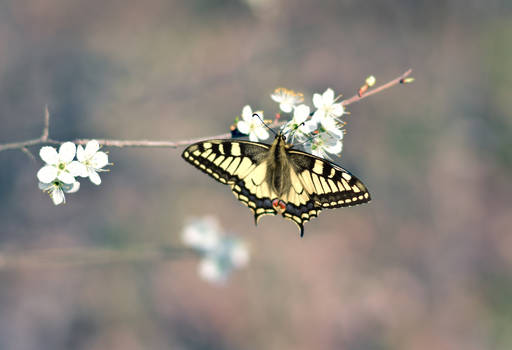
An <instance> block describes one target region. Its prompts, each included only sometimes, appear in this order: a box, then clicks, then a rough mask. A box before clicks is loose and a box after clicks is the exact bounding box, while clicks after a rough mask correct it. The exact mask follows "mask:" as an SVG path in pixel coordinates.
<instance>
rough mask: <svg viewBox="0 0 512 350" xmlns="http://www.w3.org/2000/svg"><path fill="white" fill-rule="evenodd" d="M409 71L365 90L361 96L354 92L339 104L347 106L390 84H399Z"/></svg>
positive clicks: (390, 85)
mask: <svg viewBox="0 0 512 350" xmlns="http://www.w3.org/2000/svg"><path fill="white" fill-rule="evenodd" d="M411 73H412V69H408V70H407V71H406V72H405V73H404V74H402V75H401V76H399V77H398V78H396V79H393V80H391V81H390V82H387V83H386V84H383V85H381V86H379V87H376V88H375V89H371V90H368V91H367V92H365V93H364V94H363V95H361V96H359V95H358V94H355V95H354V96H352V97H351V98H349V99H346V100H343V101H341V104H342V105H343V106H348V105H349V104H352V103H354V102H359V101H361V100H362V99H364V98H367V97H369V96H371V95H374V94H377V93H379V92H381V91H382V90H386V89H389V88H390V87H392V86H395V85H397V84H400V83H401V81H402V80H403V79H405V78H407V77H408V76H409V74H411Z"/></svg>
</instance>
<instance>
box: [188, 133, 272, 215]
mask: <svg viewBox="0 0 512 350" xmlns="http://www.w3.org/2000/svg"><path fill="white" fill-rule="evenodd" d="M269 149H270V146H269V145H266V144H264V143H257V142H250V141H233V140H208V141H203V142H198V143H196V144H193V145H191V146H189V147H187V148H186V149H185V151H183V154H182V157H183V158H184V159H185V160H186V161H187V162H189V163H190V164H192V165H193V166H195V167H196V168H198V169H199V170H201V171H202V172H204V173H206V174H208V175H210V176H211V177H213V178H214V179H215V180H217V181H219V182H221V183H223V184H227V185H230V187H231V190H232V191H233V194H234V195H235V197H236V198H237V199H238V200H239V201H240V202H242V203H243V204H245V205H246V206H248V207H249V209H251V211H252V212H253V214H254V220H255V222H256V223H258V220H259V218H260V217H261V216H263V215H276V214H277V212H276V210H275V209H274V208H273V206H272V200H273V199H274V198H275V194H273V192H272V191H271V189H270V187H269V186H268V184H267V183H266V182H265V175H266V164H265V162H263V160H264V159H265V157H266V155H267V153H268V150H269Z"/></svg>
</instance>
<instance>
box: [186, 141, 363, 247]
mask: <svg viewBox="0 0 512 350" xmlns="http://www.w3.org/2000/svg"><path fill="white" fill-rule="evenodd" d="M182 157H183V158H184V159H185V160H186V161H187V162H189V163H190V164H192V165H193V166H195V167H196V168H198V169H199V170H201V171H203V172H204V173H206V174H208V175H210V176H211V177H213V178H214V179H215V180H217V181H219V182H221V183H223V184H226V185H229V186H230V187H231V190H232V191H233V194H234V195H235V197H236V198H237V199H238V200H239V201H240V202H242V203H243V204H245V205H246V206H248V207H249V209H250V210H251V211H252V212H253V214H254V221H255V223H256V224H258V221H259V219H260V218H261V217H262V216H264V215H277V214H281V215H282V216H283V217H284V218H286V219H289V220H291V221H293V222H294V223H295V224H296V225H297V226H298V227H299V230H300V236H301V237H302V236H304V223H305V222H307V221H309V220H311V219H312V218H314V217H317V216H318V214H319V213H320V211H321V210H323V209H329V208H338V207H348V206H353V205H357V204H362V203H366V202H369V201H370V199H371V198H370V193H369V192H368V189H367V188H366V186H365V185H364V184H363V183H362V182H361V181H360V180H359V179H358V178H356V177H355V176H354V175H352V174H351V173H350V172H348V171H347V170H345V169H343V168H342V167H340V166H338V165H336V164H334V163H333V162H330V161H328V160H325V159H322V158H319V157H316V156H314V155H312V154H309V153H305V152H301V151H299V150H295V149H293V148H292V144H289V143H287V142H286V137H285V136H284V135H283V134H282V133H279V134H277V135H276V138H275V139H274V142H273V143H272V144H271V145H267V144H264V143H260V142H250V141H242V140H233V139H230V140H208V141H202V142H197V143H195V144H192V145H190V146H188V147H187V148H186V149H185V150H184V151H183V154H182Z"/></svg>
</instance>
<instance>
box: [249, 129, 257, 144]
mask: <svg viewBox="0 0 512 350" xmlns="http://www.w3.org/2000/svg"><path fill="white" fill-rule="evenodd" d="M249 141H252V142H258V141H259V140H258V135H256V132H255V131H252V132H251V133H250V134H249Z"/></svg>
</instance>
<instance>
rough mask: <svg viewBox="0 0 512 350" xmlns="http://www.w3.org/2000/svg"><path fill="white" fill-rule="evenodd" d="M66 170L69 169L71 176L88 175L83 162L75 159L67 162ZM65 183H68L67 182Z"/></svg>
mask: <svg viewBox="0 0 512 350" xmlns="http://www.w3.org/2000/svg"><path fill="white" fill-rule="evenodd" d="M66 170H67V171H69V173H70V174H71V175H73V176H81V177H87V176H88V174H87V167H86V166H85V165H84V164H82V163H80V162H78V161H76V160H74V161H72V162H71V163H69V164H68V165H67V166H66ZM67 183H69V182H67Z"/></svg>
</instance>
